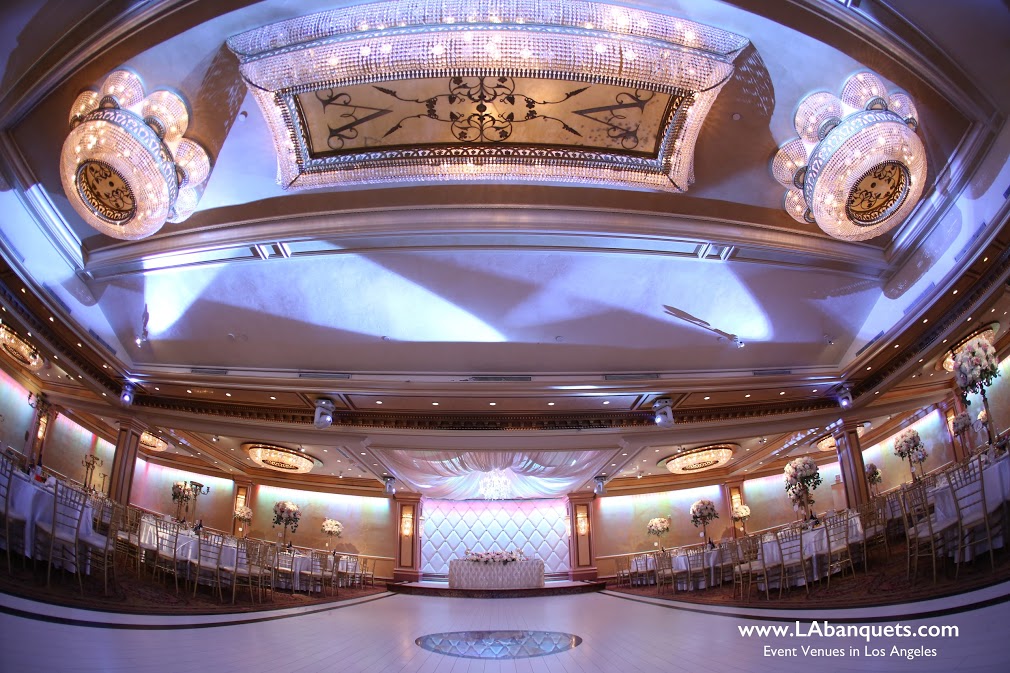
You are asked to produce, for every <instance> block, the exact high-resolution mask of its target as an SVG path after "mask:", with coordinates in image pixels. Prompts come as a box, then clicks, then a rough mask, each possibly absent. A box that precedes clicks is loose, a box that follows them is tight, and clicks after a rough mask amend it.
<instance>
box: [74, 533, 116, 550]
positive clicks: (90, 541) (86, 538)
mask: <svg viewBox="0 0 1010 673" xmlns="http://www.w3.org/2000/svg"><path fill="white" fill-rule="evenodd" d="M79 539H80V541H81V542H82V543H84V544H86V545H88V546H89V547H96V548H98V549H105V546H106V545H107V544H108V543H109V539H108V538H107V537H105V536H104V535H99V534H98V533H92V534H91V535H81V536H80V538H79Z"/></svg>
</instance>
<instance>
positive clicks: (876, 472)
mask: <svg viewBox="0 0 1010 673" xmlns="http://www.w3.org/2000/svg"><path fill="white" fill-rule="evenodd" d="M881 481H883V477H882V476H881V474H880V468H878V467H877V465H876V463H870V464H869V465H867V466H866V483H867V484H869V485H870V493H871V494H873V495H878V493H879V491H880V482H881Z"/></svg>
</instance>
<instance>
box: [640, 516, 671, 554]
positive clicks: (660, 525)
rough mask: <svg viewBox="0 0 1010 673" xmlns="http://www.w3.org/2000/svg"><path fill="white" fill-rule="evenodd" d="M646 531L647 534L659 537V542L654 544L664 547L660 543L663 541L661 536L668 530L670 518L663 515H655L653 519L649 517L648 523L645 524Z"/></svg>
mask: <svg viewBox="0 0 1010 673" xmlns="http://www.w3.org/2000/svg"><path fill="white" fill-rule="evenodd" d="M646 532H648V533H649V535H655V536H656V537H657V538H659V542H657V543H656V544H659V545H660V549H665V547H663V546H662V545H661V542H662V541H663V536H664V535H666V534H667V533H669V532H670V520H669V519H668V518H667V517H665V516H657V517H656V518H655V519H649V523H648V524H647V526H646Z"/></svg>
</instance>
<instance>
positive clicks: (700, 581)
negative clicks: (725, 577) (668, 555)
mask: <svg viewBox="0 0 1010 673" xmlns="http://www.w3.org/2000/svg"><path fill="white" fill-rule="evenodd" d="M685 551H686V552H687V589H688V591H694V590H696V589H698V590H700V589H704V588H705V587H707V586H708V584H709V569H708V563H707V562H706V561H707V558H706V552H707V551H708V546H707V545H706V544H705V543H702V544H696V545H691V546H690V547H688V548H687V549H686V550H685Z"/></svg>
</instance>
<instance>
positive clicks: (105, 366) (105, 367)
mask: <svg viewBox="0 0 1010 673" xmlns="http://www.w3.org/2000/svg"><path fill="white" fill-rule="evenodd" d="M28 336H31V334H29V335H28ZM108 368H109V365H102V369H108Z"/></svg>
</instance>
